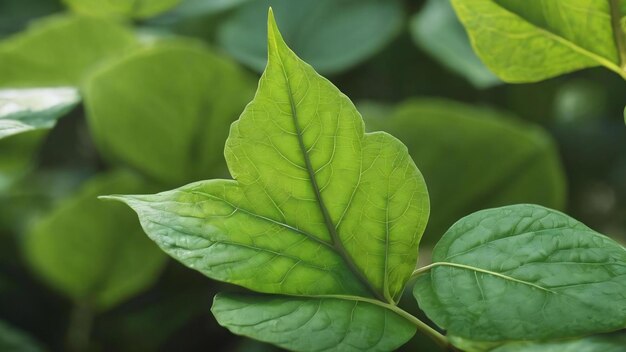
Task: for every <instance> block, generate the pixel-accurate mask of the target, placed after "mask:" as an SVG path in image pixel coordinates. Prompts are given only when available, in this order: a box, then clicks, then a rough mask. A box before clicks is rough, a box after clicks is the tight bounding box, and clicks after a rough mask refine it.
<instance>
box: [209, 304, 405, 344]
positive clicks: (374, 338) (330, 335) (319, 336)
mask: <svg viewBox="0 0 626 352" xmlns="http://www.w3.org/2000/svg"><path fill="white" fill-rule="evenodd" d="M211 311H212V312H213V315H215V317H216V318H217V321H218V322H219V323H220V325H222V326H224V327H226V328H228V329H229V330H230V331H231V332H233V333H235V334H239V335H245V336H250V337H253V338H255V339H258V340H260V341H265V342H269V343H273V344H275V345H277V346H280V347H283V348H286V349H288V350H292V351H346V352H348V351H350V352H360V351H393V350H395V349H396V348H398V347H399V346H400V345H401V344H402V343H403V342H404V341H406V340H408V339H410V338H411V337H412V336H413V334H415V326H413V325H411V324H410V323H409V322H408V321H407V320H406V319H405V318H404V317H401V316H399V315H398V314H396V313H394V312H392V311H390V310H388V309H386V308H384V307H381V306H378V305H375V304H373V303H369V302H365V301H359V300H349V299H337V298H297V297H291V298H278V297H275V296H251V295H247V296H244V295H233V294H218V295H217V296H216V297H215V299H214V301H213V308H212V309H211ZM303 337H306V338H303Z"/></svg>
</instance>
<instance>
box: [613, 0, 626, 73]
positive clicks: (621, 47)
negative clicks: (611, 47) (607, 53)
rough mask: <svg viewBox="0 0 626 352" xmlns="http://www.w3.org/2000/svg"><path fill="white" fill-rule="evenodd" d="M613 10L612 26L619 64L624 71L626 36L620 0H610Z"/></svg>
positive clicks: (625, 63)
mask: <svg viewBox="0 0 626 352" xmlns="http://www.w3.org/2000/svg"><path fill="white" fill-rule="evenodd" d="M609 7H610V12H611V26H612V28H613V38H614V39H615V47H616V48H617V54H618V56H619V61H620V62H619V65H620V67H621V69H622V70H623V71H626V38H624V31H623V30H622V24H621V21H620V11H619V3H618V0H609Z"/></svg>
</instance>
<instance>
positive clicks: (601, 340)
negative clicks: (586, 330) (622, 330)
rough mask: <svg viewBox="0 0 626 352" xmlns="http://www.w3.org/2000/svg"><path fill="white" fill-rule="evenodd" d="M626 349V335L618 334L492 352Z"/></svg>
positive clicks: (613, 351)
mask: <svg viewBox="0 0 626 352" xmlns="http://www.w3.org/2000/svg"><path fill="white" fill-rule="evenodd" d="M625 349H626V334H621V335H620V334H617V335H606V336H589V337H585V338H581V339H575V340H564V341H555V342H521V343H512V344H506V345H504V346H502V347H499V348H496V349H494V350H491V351H490V352H624V350H625Z"/></svg>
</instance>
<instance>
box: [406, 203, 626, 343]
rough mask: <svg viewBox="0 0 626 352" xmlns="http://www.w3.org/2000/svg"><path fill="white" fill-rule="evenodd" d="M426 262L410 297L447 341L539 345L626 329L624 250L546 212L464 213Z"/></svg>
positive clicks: (518, 208)
mask: <svg viewBox="0 0 626 352" xmlns="http://www.w3.org/2000/svg"><path fill="white" fill-rule="evenodd" d="M433 262H434V263H435V264H433V267H432V268H431V269H430V271H429V272H425V273H423V274H421V275H420V276H419V277H418V280H417V282H416V284H415V288H414V291H413V292H414V295H415V297H416V298H417V300H418V303H419V304H420V307H421V308H422V309H423V310H424V311H425V312H426V314H427V315H428V316H429V318H431V319H432V320H433V321H434V322H435V323H437V325H439V326H440V327H442V328H444V329H446V330H447V332H448V334H449V335H454V336H459V337H462V338H465V339H470V340H475V341H505V340H541V339H557V338H565V337H574V336H580V335H585V334H591V333H596V332H604V331H610V330H616V329H620V328H623V327H624V326H626V297H625V296H624V292H626V249H624V247H622V246H620V245H619V244H618V243H616V242H615V241H613V240H611V239H609V238H608V237H605V236H603V235H600V234H598V233H597V232H594V231H593V230H591V229H589V228H588V227H587V226H585V225H583V224H582V223H580V222H578V221H576V220H574V219H572V218H570V217H568V216H567V215H564V214H562V213H559V212H557V211H554V210H550V209H547V208H544V207H540V206H536V205H514V206H508V207H502V208H495V209H489V210H483V211H480V212H477V213H474V214H472V215H469V216H467V217H465V218H463V219H461V220H459V221H458V222H457V223H456V224H454V225H453V226H452V227H451V228H450V230H448V232H447V233H446V234H445V235H444V236H443V238H442V239H441V241H440V242H439V243H438V244H437V246H436V247H435V250H434V252H433Z"/></svg>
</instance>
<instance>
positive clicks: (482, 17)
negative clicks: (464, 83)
mask: <svg viewBox="0 0 626 352" xmlns="http://www.w3.org/2000/svg"><path fill="white" fill-rule="evenodd" d="M452 4H453V5H454V7H455V9H456V12H457V14H458V15H459V18H460V19H461V21H462V22H463V24H464V25H465V28H466V29H467V31H468V33H469V36H470V39H471V41H472V44H473V46H474V49H475V51H476V53H477V54H478V56H479V57H480V58H481V59H482V60H483V62H484V63H485V64H486V65H487V67H489V68H490V69H491V70H492V71H493V72H494V73H496V74H497V75H498V76H499V77H500V78H501V79H502V80H504V81H507V82H536V81H540V80H543V79H546V78H550V77H554V76H558V75H561V74H564V73H568V72H572V71H576V70H580V69H583V68H587V67H595V66H604V67H606V68H608V69H609V70H612V71H614V72H616V73H618V74H619V75H620V76H622V77H624V78H626V61H625V60H626V40H625V39H624V38H625V34H624V30H623V28H622V26H621V25H620V21H622V19H623V17H624V15H625V14H626V11H625V10H626V9H625V8H624V6H623V5H621V3H620V1H619V0H570V1H566V2H562V1H550V2H545V1H541V0H526V1H518V0H452ZM620 6H621V7H622V8H620Z"/></svg>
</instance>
